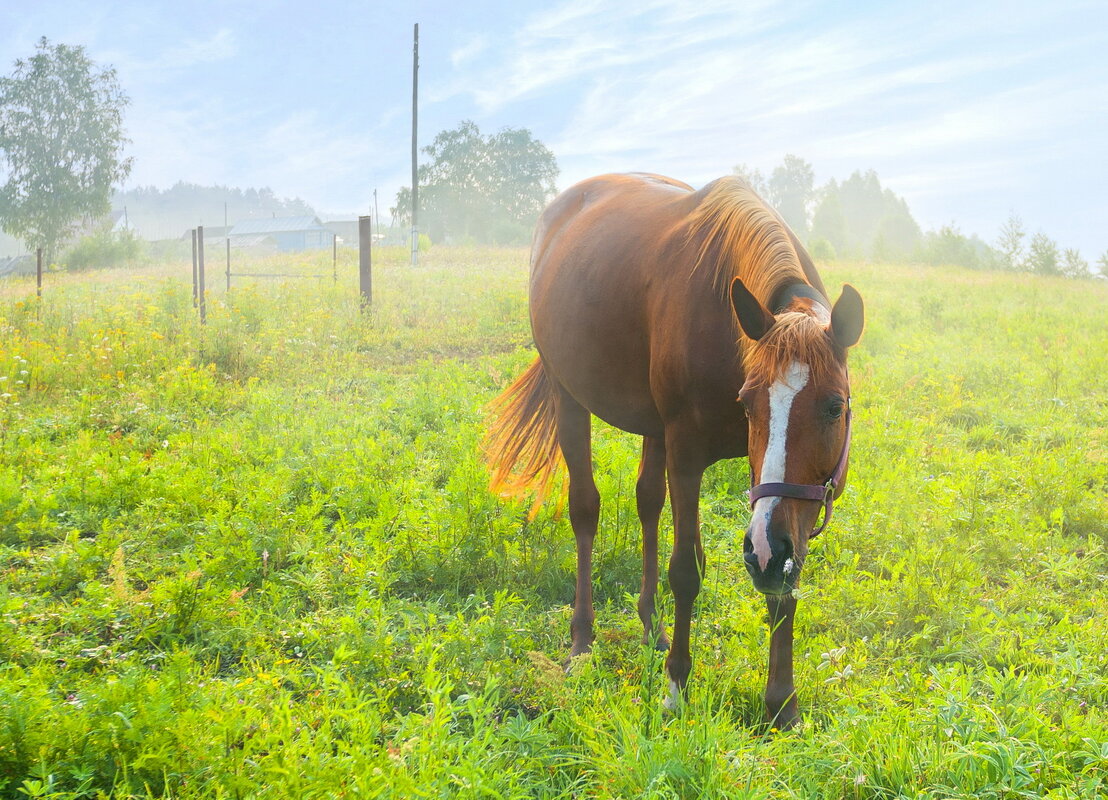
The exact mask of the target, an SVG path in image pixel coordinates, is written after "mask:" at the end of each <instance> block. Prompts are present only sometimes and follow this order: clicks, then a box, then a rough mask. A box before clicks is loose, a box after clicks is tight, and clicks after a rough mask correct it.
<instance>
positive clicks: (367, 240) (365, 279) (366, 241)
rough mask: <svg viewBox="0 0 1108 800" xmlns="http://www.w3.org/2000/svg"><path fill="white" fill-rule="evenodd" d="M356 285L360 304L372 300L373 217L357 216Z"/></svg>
mask: <svg viewBox="0 0 1108 800" xmlns="http://www.w3.org/2000/svg"><path fill="white" fill-rule="evenodd" d="M358 286H359V288H360V289H361V292H362V305H364V306H368V305H369V304H370V303H372V302H373V217H371V216H365V217H358Z"/></svg>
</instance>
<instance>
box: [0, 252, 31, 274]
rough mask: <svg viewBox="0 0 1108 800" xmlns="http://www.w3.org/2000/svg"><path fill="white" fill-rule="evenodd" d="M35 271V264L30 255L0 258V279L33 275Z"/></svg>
mask: <svg viewBox="0 0 1108 800" xmlns="http://www.w3.org/2000/svg"><path fill="white" fill-rule="evenodd" d="M36 269H37V264H36V261H35V257H34V256H32V255H22V256H12V257H11V258H0V278H6V277H7V276H9V275H34V274H35V271H36Z"/></svg>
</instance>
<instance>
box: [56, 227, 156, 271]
mask: <svg viewBox="0 0 1108 800" xmlns="http://www.w3.org/2000/svg"><path fill="white" fill-rule="evenodd" d="M143 249H144V248H143V243H142V241H140V240H139V239H138V238H136V237H135V235H134V234H133V233H131V232H130V231H121V232H119V233H114V232H112V231H111V230H108V229H107V228H103V229H101V230H98V231H95V232H94V233H91V234H89V235H88V236H85V237H83V238H82V239H80V240H79V241H78V242H77V244H75V245H73V247H72V248H71V249H70V250H69V252H68V253H66V255H65V258H64V259H63V261H64V262H65V264H66V265H67V266H68V268H69V269H102V268H103V267H114V266H119V265H120V264H124V263H127V262H134V261H136V260H138V259H140V258H141V257H142V255H143Z"/></svg>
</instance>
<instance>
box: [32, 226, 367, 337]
mask: <svg viewBox="0 0 1108 800" xmlns="http://www.w3.org/2000/svg"><path fill="white" fill-rule="evenodd" d="M191 234H192V305H193V308H196V309H197V310H198V312H199V314H200V322H201V324H204V323H206V322H207V318H208V310H207V297H206V295H207V286H206V280H205V274H204V226H203V225H198V226H197V227H195V228H193V229H192V231H191ZM226 245H227V268H226V270H225V275H226V277H227V291H231V278H233V277H240V278H326V277H327V276H326V275H319V274H311V275H304V274H301V273H293V272H232V271H231V239H230V237H227V239H226ZM40 276H41V257H40ZM331 277H332V278H333V279H334V280H335V281H338V241H337V240H336V239H334V238H332V240H331ZM40 283H41V280H40ZM358 291H359V293H360V294H361V301H362V305H363V306H368V305H370V304H371V303H372V302H373V218H372V217H371V216H363V217H358Z"/></svg>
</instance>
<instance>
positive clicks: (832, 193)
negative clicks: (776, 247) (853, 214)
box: [812, 178, 847, 255]
mask: <svg viewBox="0 0 1108 800" xmlns="http://www.w3.org/2000/svg"><path fill="white" fill-rule="evenodd" d="M821 195H822V196H821V198H820V201H819V205H817V206H816V210H815V213H814V214H812V241H813V242H815V241H816V240H820V239H822V240H824V241H826V242H827V243H828V244H829V245H830V246H831V247H832V248H833V249H834V251H835V252H836V253H837V254H839V255H843V254H845V253H846V251H847V240H846V220H845V219H844V218H843V209H842V205H841V204H840V203H839V185H838V183H836V181H835V179H834V178H832V179H831V180H830V181H829V182H828V184H827V186H826V187H824V189H823V191H822V192H821Z"/></svg>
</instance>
